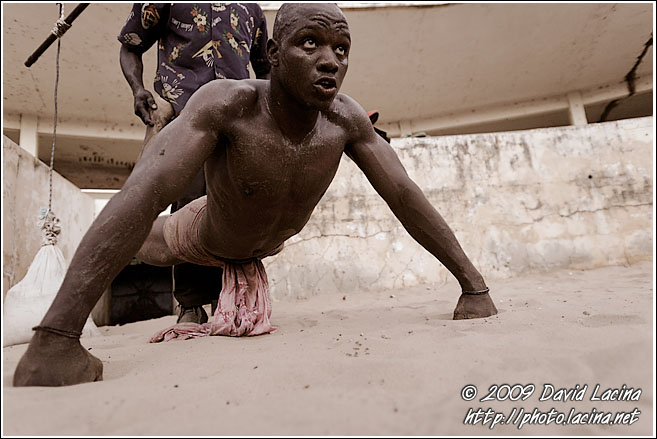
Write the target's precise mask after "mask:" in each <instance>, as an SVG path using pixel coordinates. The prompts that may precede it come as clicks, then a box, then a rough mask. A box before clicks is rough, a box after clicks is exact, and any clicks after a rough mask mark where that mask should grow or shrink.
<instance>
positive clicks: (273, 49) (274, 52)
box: [267, 38, 280, 66]
mask: <svg viewBox="0 0 657 439" xmlns="http://www.w3.org/2000/svg"><path fill="white" fill-rule="evenodd" d="M279 53H280V52H279V50H278V43H277V42H276V41H274V40H273V39H271V38H270V39H269V41H267V59H268V60H269V64H271V65H272V66H278V55H279Z"/></svg>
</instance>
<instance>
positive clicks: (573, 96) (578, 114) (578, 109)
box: [568, 91, 589, 126]
mask: <svg viewBox="0 0 657 439" xmlns="http://www.w3.org/2000/svg"><path fill="white" fill-rule="evenodd" d="M568 116H569V117H570V124H571V125H577V126H580V125H586V124H588V123H589V122H588V120H586V111H584V103H583V102H582V94H581V93H580V92H578V91H574V92H572V93H568Z"/></svg>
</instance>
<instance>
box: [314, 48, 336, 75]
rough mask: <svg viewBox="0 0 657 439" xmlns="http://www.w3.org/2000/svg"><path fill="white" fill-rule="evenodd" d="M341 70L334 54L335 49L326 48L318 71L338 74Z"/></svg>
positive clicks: (320, 59) (323, 50)
mask: <svg viewBox="0 0 657 439" xmlns="http://www.w3.org/2000/svg"><path fill="white" fill-rule="evenodd" d="M339 68H340V64H339V63H338V58H337V55H336V54H335V52H333V49H332V48H330V47H324V48H323V49H322V51H321V52H320V56H319V62H318V63H317V69H318V70H320V71H322V72H327V73H336V72H337V71H338V69H339Z"/></svg>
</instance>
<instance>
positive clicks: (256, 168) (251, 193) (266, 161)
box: [223, 129, 344, 204]
mask: <svg viewBox="0 0 657 439" xmlns="http://www.w3.org/2000/svg"><path fill="white" fill-rule="evenodd" d="M343 150H344V140H343V139H342V138H340V136H338V135H335V134H334V133H329V134H322V133H313V135H311V136H309V137H308V138H307V139H305V140H304V141H301V142H291V141H289V140H287V139H284V138H282V137H281V136H280V135H276V133H269V132H268V130H267V129H263V130H261V131H260V133H258V134H252V135H248V134H246V133H245V134H243V135H242V136H240V137H238V138H234V139H231V142H230V144H228V145H227V147H226V148H225V150H224V151H225V152H224V157H223V161H224V163H223V167H224V168H225V171H226V172H225V177H226V178H227V179H228V181H226V180H224V183H225V184H227V185H230V186H231V187H233V188H234V190H235V191H237V192H239V194H240V195H242V196H244V197H247V198H250V199H252V200H259V201H264V202H281V203H300V204H305V203H315V202H316V201H317V200H318V199H319V197H321V195H322V194H323V193H324V192H325V191H326V189H327V188H328V186H329V184H330V183H331V181H332V180H333V177H334V176H335V173H336V171H337V169H338V166H339V164H340V158H341V156H342V152H343Z"/></svg>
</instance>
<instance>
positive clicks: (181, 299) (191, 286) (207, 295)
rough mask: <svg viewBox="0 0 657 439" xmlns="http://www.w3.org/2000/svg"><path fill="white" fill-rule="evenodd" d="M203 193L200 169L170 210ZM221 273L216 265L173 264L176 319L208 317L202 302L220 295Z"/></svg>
mask: <svg viewBox="0 0 657 439" xmlns="http://www.w3.org/2000/svg"><path fill="white" fill-rule="evenodd" d="M205 194H206V191H205V174H204V172H203V170H201V172H199V174H198V175H197V176H196V178H195V179H194V182H193V183H192V184H191V185H190V186H189V187H188V188H187V190H186V191H185V193H184V194H183V196H182V197H181V198H180V199H178V201H176V202H175V203H174V204H172V205H171V212H175V211H177V210H179V209H181V208H182V207H183V206H185V205H187V204H188V203H190V202H192V201H194V200H195V199H197V198H199V197H202V196H203V195H205ZM221 276H222V271H221V268H219V267H206V266H202V265H195V264H189V263H183V264H178V265H174V267H173V278H174V281H173V283H174V289H173V296H174V297H175V298H176V300H177V301H178V303H179V304H180V312H179V314H178V323H184V322H193V323H205V322H207V321H208V315H207V313H206V312H205V310H204V309H203V305H205V304H206V303H211V302H213V301H216V300H217V299H218V298H219V292H220V291H221Z"/></svg>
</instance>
